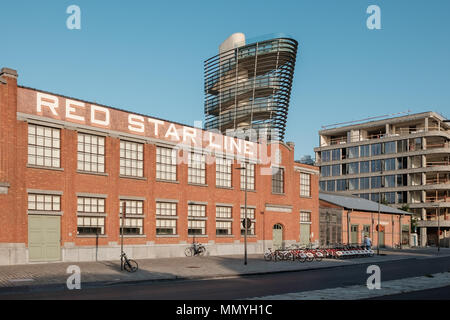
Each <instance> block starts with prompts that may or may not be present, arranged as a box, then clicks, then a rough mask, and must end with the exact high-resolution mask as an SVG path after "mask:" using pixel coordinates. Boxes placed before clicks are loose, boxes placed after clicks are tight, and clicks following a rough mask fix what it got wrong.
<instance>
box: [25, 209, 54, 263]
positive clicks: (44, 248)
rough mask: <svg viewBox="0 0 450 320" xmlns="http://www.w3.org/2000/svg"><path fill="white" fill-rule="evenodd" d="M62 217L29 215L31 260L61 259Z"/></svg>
mask: <svg viewBox="0 0 450 320" xmlns="http://www.w3.org/2000/svg"><path fill="white" fill-rule="evenodd" d="M60 237H61V236H60V217H57V216H28V258H29V261H32V262H33V261H59V260H61V246H60Z"/></svg>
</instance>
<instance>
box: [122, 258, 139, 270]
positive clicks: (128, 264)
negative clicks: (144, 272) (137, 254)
mask: <svg viewBox="0 0 450 320" xmlns="http://www.w3.org/2000/svg"><path fill="white" fill-rule="evenodd" d="M123 267H124V269H125V270H127V271H128V272H136V270H137V269H138V263H137V262H136V261H134V260H125V263H124V264H123Z"/></svg>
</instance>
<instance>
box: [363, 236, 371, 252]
mask: <svg viewBox="0 0 450 320" xmlns="http://www.w3.org/2000/svg"><path fill="white" fill-rule="evenodd" d="M364 246H365V247H366V248H367V249H371V248H372V239H370V238H369V237H368V236H364Z"/></svg>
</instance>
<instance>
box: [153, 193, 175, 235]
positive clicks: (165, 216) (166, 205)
mask: <svg viewBox="0 0 450 320" xmlns="http://www.w3.org/2000/svg"><path fill="white" fill-rule="evenodd" d="M177 218H178V217H177V204H176V203H174V202H160V201H158V202H156V234H157V235H175V234H177Z"/></svg>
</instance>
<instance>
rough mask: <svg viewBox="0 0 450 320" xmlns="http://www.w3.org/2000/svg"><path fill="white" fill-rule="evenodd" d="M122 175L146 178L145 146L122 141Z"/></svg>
mask: <svg viewBox="0 0 450 320" xmlns="http://www.w3.org/2000/svg"><path fill="white" fill-rule="evenodd" d="M120 174H121V175H124V176H130V177H143V176H144V145H143V144H142V143H136V142H130V141H120Z"/></svg>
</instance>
